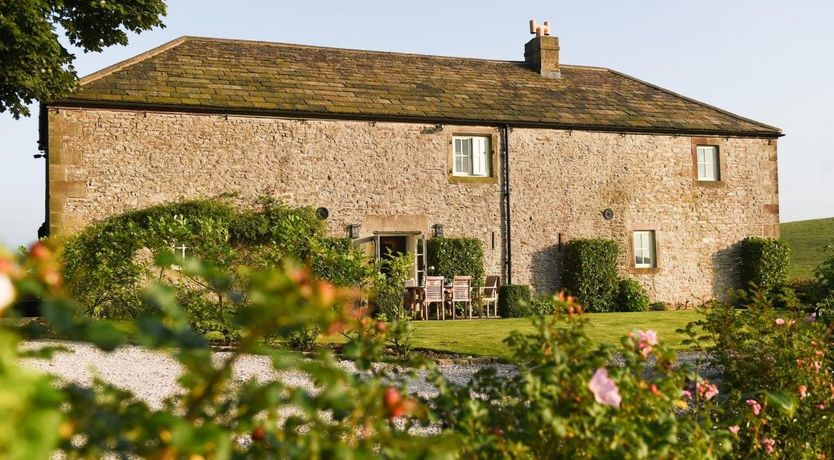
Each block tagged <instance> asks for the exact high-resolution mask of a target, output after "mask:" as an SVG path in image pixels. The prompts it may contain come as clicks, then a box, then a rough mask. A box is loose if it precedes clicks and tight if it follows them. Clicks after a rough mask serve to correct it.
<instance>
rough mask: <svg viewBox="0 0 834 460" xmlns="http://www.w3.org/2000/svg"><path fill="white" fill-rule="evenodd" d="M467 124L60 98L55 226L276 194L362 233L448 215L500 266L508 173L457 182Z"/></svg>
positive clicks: (53, 174) (443, 220)
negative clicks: (85, 106)
mask: <svg viewBox="0 0 834 460" xmlns="http://www.w3.org/2000/svg"><path fill="white" fill-rule="evenodd" d="M462 129H463V131H466V130H467V128H462ZM460 131H461V129H456V128H455V127H452V126H445V127H443V128H442V129H437V128H436V127H435V126H434V125H422V124H403V123H369V122H349V121H316V120H287V119H275V118H262V117H240V116H229V117H225V116H220V115H199V114H179V113H154V112H131V111H114V110H81V109H67V108H58V109H57V110H56V109H54V108H50V111H49V135H50V145H49V164H50V201H51V203H50V230H51V233H52V234H56V233H60V232H65V231H69V232H71V231H74V230H77V229H78V228H80V227H82V226H83V225H85V224H87V223H89V222H92V221H94V220H97V219H101V218H104V217H107V216H109V215H112V214H116V213H121V212H124V211H126V210H130V209H137V208H143V207H146V206H149V205H153V204H159V203H164V202H169V201H174V200H181V199H186V198H196V197H213V196H217V195H220V194H223V193H227V192H233V193H238V194H240V196H241V197H242V198H244V199H246V198H254V197H258V196H262V195H271V196H274V197H277V198H279V199H281V200H282V201H284V202H285V203H288V204H291V205H296V206H312V207H320V206H322V207H326V208H328V210H329V211H330V217H329V219H328V221H327V222H328V225H329V228H330V231H331V233H332V234H333V235H338V236H343V235H346V234H347V230H346V226H347V225H349V224H362V227H361V234H362V236H369V235H371V234H372V233H373V232H374V231H390V230H393V229H394V228H395V227H399V230H408V231H415V230H416V231H422V232H423V233H424V234H425V235H426V236H428V235H430V232H431V228H430V227H431V225H433V224H435V223H439V224H442V225H443V226H444V231H445V234H446V235H447V236H457V235H466V236H474V237H478V238H480V239H481V240H482V241H483V242H484V247H485V256H486V264H487V267H486V268H487V270H498V269H500V257H501V247H500V241H501V237H500V235H501V218H500V208H501V207H500V199H501V197H500V185H499V184H498V183H497V181H492V182H489V183H469V184H454V183H449V178H448V172H447V170H448V167H449V164H448V158H449V154H448V152H449V149H450V148H451V147H450V142H451V137H452V134H453V133H455V132H460ZM496 133H497V131H496ZM494 148H497V146H494ZM496 173H497V170H496ZM493 232H495V234H496V238H495V241H496V242H497V243H496V246H495V248H492V233H493Z"/></svg>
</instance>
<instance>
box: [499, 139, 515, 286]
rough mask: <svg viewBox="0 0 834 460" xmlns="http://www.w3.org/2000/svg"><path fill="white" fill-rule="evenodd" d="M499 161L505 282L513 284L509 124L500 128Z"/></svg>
mask: <svg viewBox="0 0 834 460" xmlns="http://www.w3.org/2000/svg"><path fill="white" fill-rule="evenodd" d="M500 129H501V150H502V152H501V162H502V165H501V166H502V168H501V169H502V175H503V176H504V177H503V180H502V181H501V182H502V185H503V187H502V188H503V196H502V198H503V199H502V201H503V203H504V228H505V229H506V231H505V232H504V238H505V239H504V248H505V251H506V252H505V253H504V270H505V272H506V274H507V279H506V284H513V248H512V220H511V219H510V125H504V126H502V127H501V128H500Z"/></svg>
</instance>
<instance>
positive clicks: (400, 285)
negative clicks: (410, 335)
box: [371, 254, 414, 321]
mask: <svg viewBox="0 0 834 460" xmlns="http://www.w3.org/2000/svg"><path fill="white" fill-rule="evenodd" d="M413 267H414V255H413V254H402V255H397V256H393V257H391V258H390V259H380V260H379V262H378V263H377V270H376V271H377V275H376V278H375V280H376V281H375V282H374V286H373V291H372V292H371V300H372V301H373V304H374V307H375V308H374V313H375V314H376V315H377V316H381V317H384V318H386V319H387V320H390V321H402V320H406V319H407V318H408V314H407V312H406V311H405V308H404V299H405V297H404V291H405V281H406V280H407V279H409V278H411V269H412V268H413Z"/></svg>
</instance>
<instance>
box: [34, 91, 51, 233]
mask: <svg viewBox="0 0 834 460" xmlns="http://www.w3.org/2000/svg"><path fill="white" fill-rule="evenodd" d="M48 110H49V109H48V108H47V106H46V104H44V103H41V104H40V107H39V109H38V150H40V151H41V153H39V154H37V155H35V158H40V159H42V160H43V164H44V166H43V169H44V193H43V195H44V204H43V207H44V212H43V214H44V217H43V223H42V224H41V226H40V228H38V239H41V238H45V237H47V236H49V113H48Z"/></svg>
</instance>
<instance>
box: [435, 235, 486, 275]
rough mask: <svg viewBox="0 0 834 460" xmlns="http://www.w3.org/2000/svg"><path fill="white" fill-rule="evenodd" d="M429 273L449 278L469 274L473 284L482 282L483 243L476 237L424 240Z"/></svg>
mask: <svg viewBox="0 0 834 460" xmlns="http://www.w3.org/2000/svg"><path fill="white" fill-rule="evenodd" d="M426 249H427V251H426V252H427V254H426V256H427V259H428V266H429V267H434V271H432V272H431V273H430V274H431V275H436V276H442V277H444V278H446V279H449V280H451V279H452V277H454V276H471V277H472V285H473V286H481V285H482V284H483V282H484V245H483V243H482V242H481V240H479V239H477V238H443V237H438V238H432V239H430V240H428V241H427V242H426Z"/></svg>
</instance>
